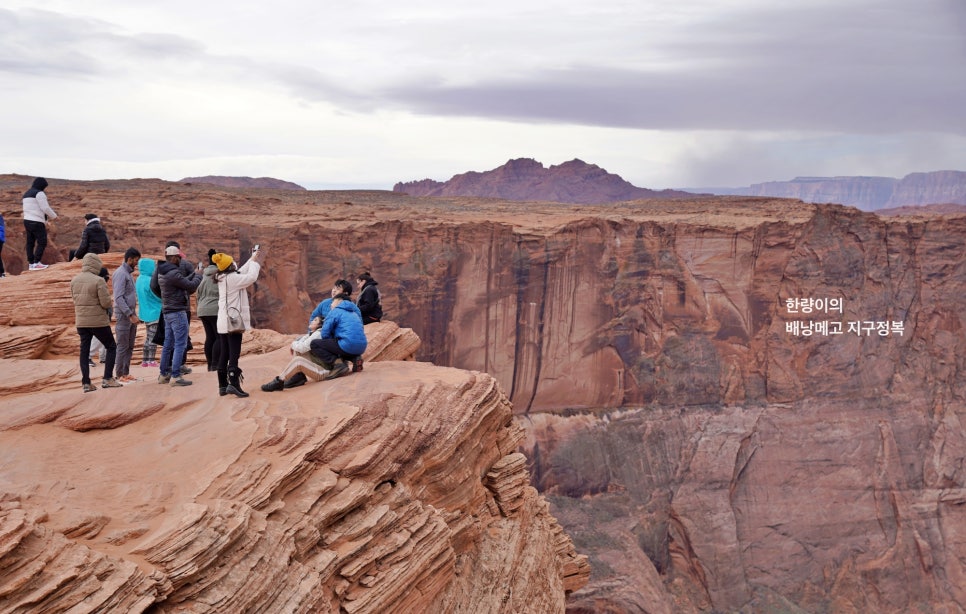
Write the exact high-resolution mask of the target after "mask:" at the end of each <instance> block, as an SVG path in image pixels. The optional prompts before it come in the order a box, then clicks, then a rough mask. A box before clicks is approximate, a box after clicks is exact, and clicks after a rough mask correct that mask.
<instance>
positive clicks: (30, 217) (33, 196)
mask: <svg viewBox="0 0 966 614" xmlns="http://www.w3.org/2000/svg"><path fill="white" fill-rule="evenodd" d="M48 185H49V184H48V183H47V180H46V179H44V178H43V177H37V178H36V179H34V182H33V184H32V185H31V186H30V189H29V190H27V191H26V192H24V194H23V227H24V230H25V231H26V233H27V235H26V236H27V241H26V246H27V270H28V271H41V270H43V269H46V268H47V265H46V264H43V263H42V262H41V259H42V258H43V257H44V250H45V249H47V223H48V220H52V219H55V218H56V217H57V214H56V213H54V210H53V209H51V208H50V203H48V202H47V195H46V194H45V193H44V189H46V188H47V186H48Z"/></svg>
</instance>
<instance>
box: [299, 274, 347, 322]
mask: <svg viewBox="0 0 966 614" xmlns="http://www.w3.org/2000/svg"><path fill="white" fill-rule="evenodd" d="M339 296H341V297H342V298H343V299H347V300H351V299H350V298H349V297H351V296H352V284H350V283H349V282H348V281H346V280H344V279H337V280H335V283H334V284H332V290H330V291H329V298H327V299H325V300H323V301H322V302H321V303H319V304H318V305H317V306H316V307H315V309H313V310H312V314H311V315H310V316H309V332H312V331H313V330H315V329H314V328H312V323H313V322H315V321H316V320H318V322H317V323H316V328H318V326H320V325H321V324H322V322H323V321H324V320H325V316H326V315H328V313H329V310H330V309H332V300H333V299H334V298H336V297H339Z"/></svg>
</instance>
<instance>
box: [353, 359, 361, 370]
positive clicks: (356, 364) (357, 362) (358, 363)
mask: <svg viewBox="0 0 966 614" xmlns="http://www.w3.org/2000/svg"><path fill="white" fill-rule="evenodd" d="M359 371H362V356H356V358H355V360H353V361H352V372H353V373H358V372H359Z"/></svg>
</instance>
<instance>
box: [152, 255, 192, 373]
mask: <svg viewBox="0 0 966 614" xmlns="http://www.w3.org/2000/svg"><path fill="white" fill-rule="evenodd" d="M169 247H177V248H178V255H179V256H180V257H181V264H180V265H179V266H180V267H181V274H182V275H184V276H185V277H191V275H192V274H193V273H194V271H195V269H194V266H193V265H192V264H191V261H190V260H189V259H188V258H187V256H185V254H184V252H183V251H181V244H180V243H178V242H177V241H168V242H167V243H165V244H164V249H165V251H167V249H168V248H169ZM165 258H167V256H165ZM165 262H166V260H158V261H157V266H156V267H154V273H153V274H152V275H151V283H150V288H151V291H152V292H154V295H155V296H157V297H158V298H159V299H160V298H161V284H160V283H158V271H159V270H160V268H161V266H162V265H163V264H164V263H165ZM187 313H188V326H189V328H188V333H189V336H188V343H187V344H185V348H184V354H183V355H182V356H181V374H182V375H188V374H189V373H191V368H190V367H188V366H186V365H187V364H188V351H189V350H190V349H191V336H190V333H191V328H190V326H191V310H188V312H187ZM153 339H154V342H155V343H157V344H158V345H162V346H163V344H164V339H165V335H164V318H161V319H160V320H158V327H157V331H156V335H155V336H154V338H153ZM163 352H164V350H162V354H161V356H162V358H163V357H164V353H163ZM160 367H161V370H162V371H163V372H166V373H170V372H171V357H170V356H169V357H168V362H166V363H165V362H163V360H162V362H161V365H160Z"/></svg>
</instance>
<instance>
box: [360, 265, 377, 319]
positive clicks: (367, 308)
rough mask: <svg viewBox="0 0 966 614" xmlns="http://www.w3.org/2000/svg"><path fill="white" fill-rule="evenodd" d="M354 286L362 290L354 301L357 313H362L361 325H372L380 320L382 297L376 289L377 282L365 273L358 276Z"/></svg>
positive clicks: (367, 272)
mask: <svg viewBox="0 0 966 614" xmlns="http://www.w3.org/2000/svg"><path fill="white" fill-rule="evenodd" d="M356 284H358V285H359V286H360V287H361V288H362V289H361V290H359V298H358V300H357V301H356V305H357V306H358V307H359V311H361V312H362V324H363V325H366V324H372V323H373V322H378V321H380V320H382V295H380V294H379V288H377V287H376V286H378V285H379V282H377V281H376V280H375V279H373V278H372V275H370V274H369V271H366V272H365V273H362V274H361V275H359V277H358V278H357V279H356Z"/></svg>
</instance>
